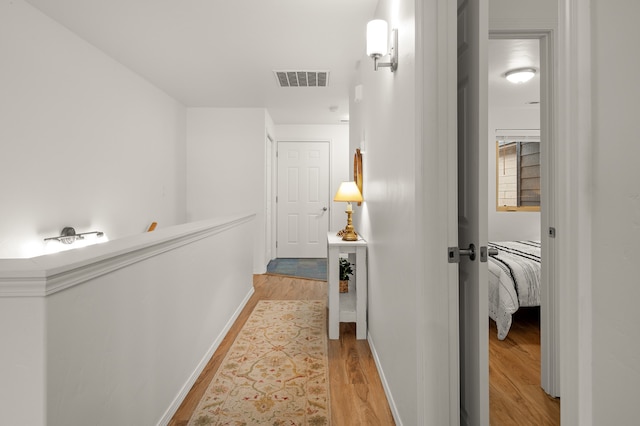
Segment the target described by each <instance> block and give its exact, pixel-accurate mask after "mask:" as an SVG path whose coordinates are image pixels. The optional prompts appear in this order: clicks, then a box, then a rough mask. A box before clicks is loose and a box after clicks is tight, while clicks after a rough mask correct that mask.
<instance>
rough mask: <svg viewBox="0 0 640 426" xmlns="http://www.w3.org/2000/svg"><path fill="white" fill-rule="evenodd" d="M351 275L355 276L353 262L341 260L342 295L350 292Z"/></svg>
mask: <svg viewBox="0 0 640 426" xmlns="http://www.w3.org/2000/svg"><path fill="white" fill-rule="evenodd" d="M349 275H353V269H351V262H349V260H347V259H345V258H344V257H341V258H340V293H348V292H349Z"/></svg>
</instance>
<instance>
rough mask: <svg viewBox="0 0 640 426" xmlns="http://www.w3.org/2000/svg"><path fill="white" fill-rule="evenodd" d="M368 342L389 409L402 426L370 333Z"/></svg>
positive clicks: (397, 424)
mask: <svg viewBox="0 0 640 426" xmlns="http://www.w3.org/2000/svg"><path fill="white" fill-rule="evenodd" d="M367 341H368V342H369V348H371V354H372V355H373V360H374V361H375V363H376V369H377V370H378V375H379V376H380V380H381V381H382V387H383V388H384V394H385V395H386V396H387V402H388V403H389V408H390V409H391V414H392V415H393V420H394V421H395V422H396V426H402V420H401V419H400V413H398V407H397V406H396V403H395V401H394V400H393V395H391V389H390V388H389V383H388V382H387V378H386V377H385V375H384V371H383V370H382V365H380V359H379V358H378V353H377V352H376V347H375V345H374V344H373V339H372V338H371V334H370V333H367Z"/></svg>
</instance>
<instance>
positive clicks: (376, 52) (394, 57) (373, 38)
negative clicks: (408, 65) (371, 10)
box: [367, 19, 398, 72]
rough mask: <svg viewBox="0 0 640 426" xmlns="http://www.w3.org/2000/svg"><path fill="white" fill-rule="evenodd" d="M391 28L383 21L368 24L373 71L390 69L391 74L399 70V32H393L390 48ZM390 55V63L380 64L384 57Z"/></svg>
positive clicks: (369, 50)
mask: <svg viewBox="0 0 640 426" xmlns="http://www.w3.org/2000/svg"><path fill="white" fill-rule="evenodd" d="M388 42H389V26H388V25H387V22H386V21H384V20H382V19H374V20H373V21H369V23H367V55H368V56H371V57H372V58H373V69H374V70H376V71H378V67H389V69H390V70H391V72H394V71H395V70H396V69H398V30H397V29H395V28H394V29H392V30H391V47H390V48H389V43H388ZM387 55H389V61H388V62H379V61H378V60H379V59H380V58H382V57H383V56H387Z"/></svg>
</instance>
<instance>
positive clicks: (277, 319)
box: [189, 300, 331, 426]
mask: <svg viewBox="0 0 640 426" xmlns="http://www.w3.org/2000/svg"><path fill="white" fill-rule="evenodd" d="M328 371H329V369H328V358H327V323H326V304H325V301H324V300H262V301H260V302H258V304H257V305H256V307H255V308H254V310H253V312H252V313H251V315H250V316H249V318H248V319H247V322H246V323H245V325H244V326H243V327H242V330H241V331H240V333H239V334H238V336H237V337H236V340H235V341H234V342H233V345H232V346H231V348H230V349H229V352H228V353H227V355H226V357H225V359H224V360H223V361H222V364H221V365H220V368H219V369H218V371H217V372H216V374H215V376H214V378H213V380H212V381H211V384H210V385H209V388H208V389H207V391H206V392H205V394H204V396H203V397H202V399H201V400H200V402H199V403H198V406H197V407H196V410H195V411H194V413H193V415H192V416H191V419H190V420H189V425H194V426H204V425H216V426H218V425H234V426H240V425H247V426H249V425H273V426H278V425H288V426H294V425H295V426H306V425H309V426H320V425H330V423H331V414H330V405H329V402H330V400H329V373H328Z"/></svg>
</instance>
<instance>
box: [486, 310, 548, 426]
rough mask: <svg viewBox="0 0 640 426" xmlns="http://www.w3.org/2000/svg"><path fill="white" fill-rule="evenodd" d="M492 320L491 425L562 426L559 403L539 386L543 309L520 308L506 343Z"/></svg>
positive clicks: (490, 346)
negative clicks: (498, 335) (499, 335)
mask: <svg viewBox="0 0 640 426" xmlns="http://www.w3.org/2000/svg"><path fill="white" fill-rule="evenodd" d="M496 333H497V330H496V324H495V322H493V321H491V320H489V413H490V414H489V415H490V424H491V425H492V426H511V425H518V426H520V425H523V426H524V425H536V426H540V425H559V424H560V400H559V399H555V398H551V397H550V396H548V395H547V394H545V393H544V391H543V390H542V388H541V387H540V310H539V309H537V308H523V309H520V310H519V311H518V312H516V314H515V315H514V318H513V324H512V326H511V330H510V331H509V334H508V335H507V337H506V338H505V340H502V341H500V340H498V337H497V334H496Z"/></svg>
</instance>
